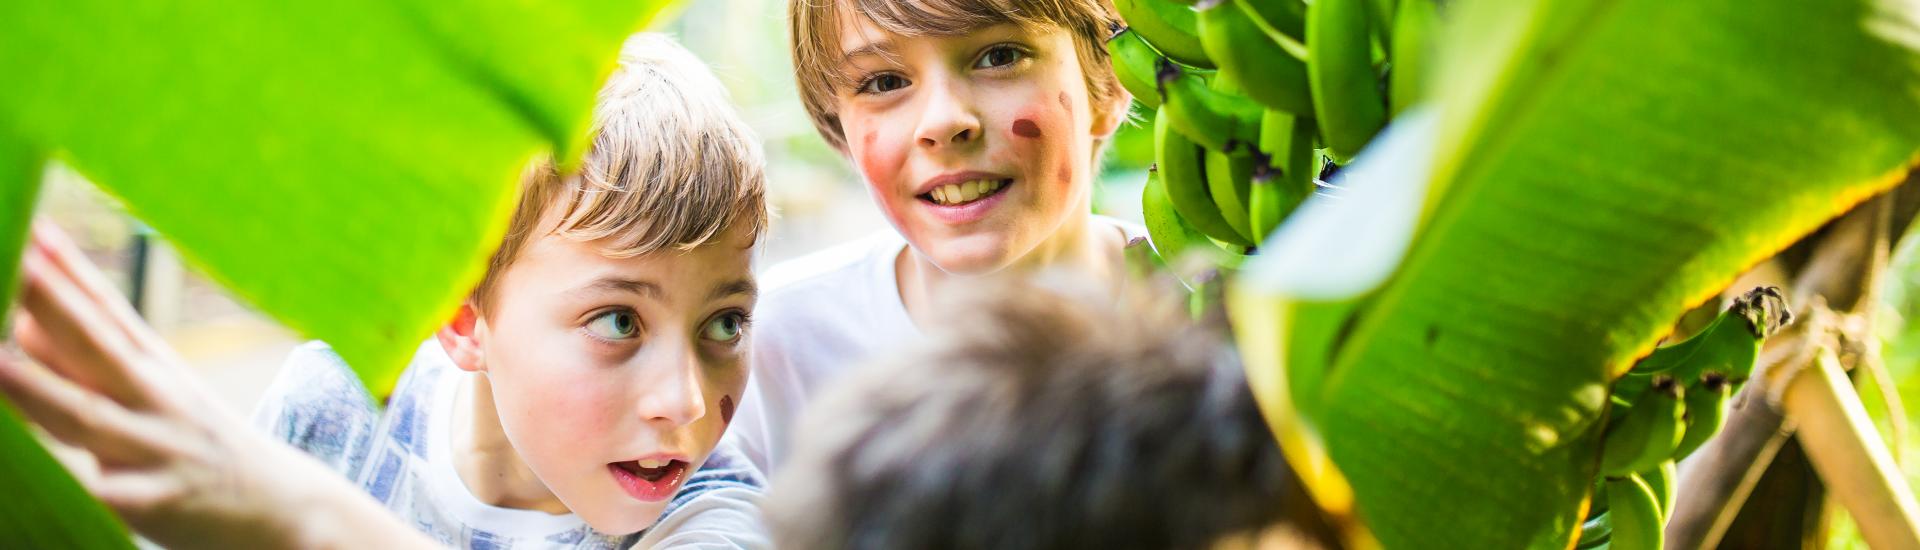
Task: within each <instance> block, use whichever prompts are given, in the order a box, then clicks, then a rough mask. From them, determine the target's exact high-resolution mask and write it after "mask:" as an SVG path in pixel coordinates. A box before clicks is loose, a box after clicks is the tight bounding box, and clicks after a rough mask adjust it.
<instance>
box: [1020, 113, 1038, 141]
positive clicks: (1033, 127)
mask: <svg viewBox="0 0 1920 550" xmlns="http://www.w3.org/2000/svg"><path fill="white" fill-rule="evenodd" d="M1013 135H1016V136H1020V137H1023V138H1037V137H1040V125H1039V124H1034V123H1033V121H1031V120H1027V119H1024V118H1023V119H1020V120H1016V121H1013Z"/></svg>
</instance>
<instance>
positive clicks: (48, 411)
mask: <svg viewBox="0 0 1920 550" xmlns="http://www.w3.org/2000/svg"><path fill="white" fill-rule="evenodd" d="M0 393H4V394H5V395H6V396H7V398H8V399H10V400H11V401H13V404H14V405H15V406H17V407H18V408H19V409H20V412H21V413H22V414H24V415H26V417H27V418H28V419H30V420H32V421H33V422H34V423H35V424H38V425H40V427H42V428H44V429H46V431H47V433H48V434H50V435H52V436H53V437H54V438H55V439H58V440H60V441H62V442H66V443H68V444H70V445H74V446H78V447H81V448H84V449H86V450H87V451H88V452H90V453H92V454H93V455H94V457H96V458H98V459H99V461H100V462H101V463H103V464H135V463H142V462H148V461H152V460H154V459H155V457H156V456H157V455H156V453H155V449H156V448H158V446H157V445H158V443H159V442H156V441H152V440H150V439H149V438H148V434H151V433H156V432H158V431H159V430H154V429H152V428H154V427H153V426H149V425H148V424H150V423H148V422H142V421H141V419H140V418H139V417H138V416H137V415H135V414H134V413H132V412H130V411H128V410H127V409H125V408H123V407H121V406H120V404H119V403H115V402H114V401H113V400H111V399H108V398H106V397H103V396H101V395H100V394H97V393H93V392H91V391H88V390H87V389H86V388H83V387H81V386H79V385H77V384H75V383H73V382H72V381H69V380H67V379H65V378H61V377H60V376H59V375H57V374H54V373H53V372H51V371H48V370H46V369H43V368H40V367H37V366H34V365H32V364H28V363H27V362H25V361H22V360H20V359H19V358H16V357H11V356H8V355H7V354H0Z"/></svg>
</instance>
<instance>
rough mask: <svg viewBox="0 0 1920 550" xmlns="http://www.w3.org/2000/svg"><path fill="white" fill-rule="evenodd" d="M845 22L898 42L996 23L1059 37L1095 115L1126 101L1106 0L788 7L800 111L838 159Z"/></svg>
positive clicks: (875, 1)
mask: <svg viewBox="0 0 1920 550" xmlns="http://www.w3.org/2000/svg"><path fill="white" fill-rule="evenodd" d="M847 16H855V17H865V18H866V19H868V20H869V21H872V22H873V24H874V25H875V26H877V27H879V28H880V29H881V30H884V31H887V32H891V33H894V34H899V35H902V36H958V35H963V34H967V33H970V32H974V31H977V30H980V29H984V28H986V27H991V26H994V25H999V24H1003V23H1011V24H1014V25H1018V26H1021V27H1024V28H1042V27H1053V28H1060V29H1065V30H1066V31H1067V32H1068V33H1069V34H1071V35H1072V36H1073V45H1074V52H1075V54H1076V57H1077V58H1078V60H1079V62H1080V69H1081V71H1082V72H1083V73H1085V75H1086V84H1087V97H1088V98H1089V99H1090V100H1091V101H1092V104H1093V105H1094V108H1095V109H1101V108H1104V107H1103V106H1106V105H1110V104H1113V100H1114V98H1116V97H1119V96H1122V95H1123V94H1125V93H1126V90H1124V89H1122V88H1121V87H1120V81H1119V80H1118V79H1117V78H1115V77H1114V75H1113V65H1112V64H1111V63H1110V62H1109V61H1107V46H1106V41H1107V38H1108V37H1109V36H1111V35H1112V34H1113V29H1114V27H1115V26H1116V25H1119V24H1120V16H1119V14H1118V13H1116V12H1115V11H1114V9H1113V4H1112V2H1111V1H1110V0H788V5H787V17H788V18H789V19H788V26H789V29H788V32H789V33H790V35H789V39H790V40H791V41H792V46H793V47H792V49H793V67H794V77H795V79H796V81H797V83H798V86H799V89H800V103H801V104H802V105H804V106H805V107H806V109H807V114H808V115H810V116H811V117H812V118H813V123H814V126H815V127H816V128H817V129H819V130H820V135H821V136H822V137H825V138H826V139H827V143H828V144H830V145H832V146H833V147H834V148H835V149H840V150H842V151H844V150H846V134H845V132H843V131H842V128H841V126H840V115H839V113H838V112H837V107H835V103H834V98H835V93H836V91H837V90H839V89H841V87H844V86H852V85H853V82H850V81H849V80H848V77H847V75H846V74H844V73H843V72H842V71H841V69H840V61H841V60H842V59H843V58H844V54H843V53H842V52H841V50H840V48H841V45H840V29H841V28H842V27H841V25H840V18H841V17H847ZM1119 108H1121V109H1125V108H1126V106H1125V104H1121V106H1120V107H1119ZM1096 114H1103V113H1096Z"/></svg>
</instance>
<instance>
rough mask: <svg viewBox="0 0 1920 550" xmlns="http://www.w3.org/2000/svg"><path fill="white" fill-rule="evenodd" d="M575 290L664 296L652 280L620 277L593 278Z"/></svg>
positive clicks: (654, 296)
mask: <svg viewBox="0 0 1920 550" xmlns="http://www.w3.org/2000/svg"><path fill="white" fill-rule="evenodd" d="M575 292H625V293H628V294H639V295H641V296H645V297H648V298H652V299H655V300H660V299H662V298H663V297H664V296H666V292H664V291H661V290H660V285H657V284H654V283H653V282H652V281H641V280H637V279H621V278H618V277H601V278H599V279H594V280H593V282H591V283H588V284H587V285H586V286H582V287H580V288H578V289H575Z"/></svg>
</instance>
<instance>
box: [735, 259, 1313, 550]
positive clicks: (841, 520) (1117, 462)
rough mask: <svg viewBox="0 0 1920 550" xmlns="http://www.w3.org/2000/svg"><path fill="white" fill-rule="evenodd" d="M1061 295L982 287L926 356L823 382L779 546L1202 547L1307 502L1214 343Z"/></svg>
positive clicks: (1131, 307) (1232, 366)
mask: <svg viewBox="0 0 1920 550" xmlns="http://www.w3.org/2000/svg"><path fill="white" fill-rule="evenodd" d="M1089 287H1095V288H1089ZM1065 288H1066V287H1064V286H1059V285H1054V286H1040V285H1035V284H1030V283H1017V282H1002V283H999V284H994V285H991V286H988V287H986V288H985V289H981V290H978V291H977V292H978V294H976V295H974V296H972V297H970V298H967V299H963V300H960V301H958V302H950V303H949V305H950V306H952V307H950V308H948V309H945V310H943V311H945V312H947V313H948V314H949V315H948V316H947V317H946V318H943V319H942V322H941V323H940V324H939V326H938V327H937V329H936V332H935V334H934V335H933V336H932V340H933V341H932V342H931V343H930V345H927V346H925V347H921V348H916V349H913V350H911V351H909V352H906V353H903V354H901V355H897V356H894V357H891V358H889V359H887V360H884V361H882V362H881V363H878V364H875V365H871V366H870V367H869V368H868V369H866V370H863V371H860V372H856V373H850V374H849V375H848V376H845V377H842V378H841V380H842V381H843V383H841V384H840V385H839V387H836V388H833V389H831V390H829V393H828V394H827V395H826V396H824V397H822V398H820V399H819V400H817V401H816V403H815V405H814V408H813V409H811V410H810V411H809V412H808V413H807V415H806V416H805V417H804V418H803V420H802V423H801V425H800V426H799V429H798V430H797V431H795V432H794V433H795V434H796V437H795V441H796V446H797V448H796V454H795V455H794V457H793V459H792V462H790V463H789V464H788V466H787V468H786V469H783V470H781V471H780V472H778V474H777V475H776V476H775V485H774V487H773V489H772V491H771V492H770V493H769V494H770V496H771V498H772V499H773V501H772V502H771V503H770V505H769V509H768V514H769V516H770V519H771V520H772V522H773V525H774V528H775V531H776V534H777V535H778V537H779V540H781V541H782V543H783V544H785V545H788V546H789V547H792V548H800V549H825V548H876V549H877V548H952V549H988V548H991V549H1000V550H1024V549H1051V548H1205V547H1208V546H1209V545H1211V544H1213V543H1214V542H1216V541H1221V540H1225V539H1226V538H1229V537H1234V536H1240V535H1244V534H1247V533H1258V532H1261V531H1263V530H1267V529H1268V528H1272V527H1276V526H1279V527H1284V525H1282V524H1283V522H1284V521H1285V520H1284V519H1283V518H1284V517H1285V516H1287V515H1289V514H1298V513H1299V512H1300V510H1290V509H1289V508H1288V507H1289V506H1310V505H1308V504H1305V503H1304V501H1303V500H1300V499H1301V498H1302V497H1300V496H1294V495H1300V494H1301V493H1299V488H1298V487H1297V486H1290V484H1291V483H1293V479H1292V477H1291V473H1290V471H1289V470H1288V468H1287V467H1286V465H1285V463H1284V460H1283V458H1282V457H1281V454H1280V449H1279V447H1278V445H1277V444H1276V443H1275V442H1274V438H1273V436H1272V433H1271V432H1270V431H1268V429H1267V425H1266V423H1265V422H1264V421H1263V420H1262V418H1261V416H1260V413H1259V411H1258V407H1257V406H1256V405H1255V403H1254V401H1253V397H1252V394H1251V392H1250V390H1249V389H1248V387H1247V384H1246V381H1245V378H1244V376H1243V373H1242V372H1241V370H1240V367H1239V364H1238V362H1237V361H1236V360H1235V359H1234V356H1233V354H1232V353H1231V351H1230V348H1229V347H1228V346H1227V345H1226V343H1225V342H1223V341H1222V339H1221V338H1220V337H1218V336H1217V335H1215V334H1214V331H1210V330H1206V329H1203V328H1201V327H1197V326H1195V325H1194V324H1192V323H1188V322H1185V321H1184V318H1183V316H1182V314H1181V311H1182V310H1183V309H1184V308H1180V307H1176V306H1175V305H1174V304H1172V303H1171V302H1168V301H1165V300H1159V301H1156V300H1151V299H1147V298H1144V297H1143V296H1144V295H1142V294H1128V293H1121V294H1120V295H1121V296H1122V297H1121V298H1120V299H1115V293H1114V292H1110V291H1108V290H1106V289H1105V287H1100V286H1099V285H1081V286H1080V287H1079V288H1078V289H1074V290H1065ZM1180 304H1184V301H1180Z"/></svg>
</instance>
